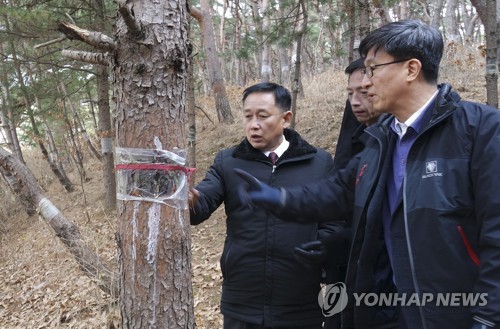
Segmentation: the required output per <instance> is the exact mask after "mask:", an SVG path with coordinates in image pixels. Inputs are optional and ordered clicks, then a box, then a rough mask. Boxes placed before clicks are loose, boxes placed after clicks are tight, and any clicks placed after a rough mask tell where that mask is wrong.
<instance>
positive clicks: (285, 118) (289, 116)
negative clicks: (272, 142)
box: [283, 111, 293, 128]
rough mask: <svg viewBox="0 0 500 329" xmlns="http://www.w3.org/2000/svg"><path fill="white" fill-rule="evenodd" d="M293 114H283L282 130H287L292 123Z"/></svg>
mask: <svg viewBox="0 0 500 329" xmlns="http://www.w3.org/2000/svg"><path fill="white" fill-rule="evenodd" d="M292 117H293V113H292V111H286V112H285V113H283V128H288V127H289V126H290V124H291V123H292Z"/></svg>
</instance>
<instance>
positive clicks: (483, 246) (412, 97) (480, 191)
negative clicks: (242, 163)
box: [240, 20, 500, 329]
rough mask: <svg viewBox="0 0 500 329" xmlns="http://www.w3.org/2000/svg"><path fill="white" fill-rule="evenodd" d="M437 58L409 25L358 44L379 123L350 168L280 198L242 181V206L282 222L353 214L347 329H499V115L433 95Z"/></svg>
mask: <svg viewBox="0 0 500 329" xmlns="http://www.w3.org/2000/svg"><path fill="white" fill-rule="evenodd" d="M443 48H444V46H443V40H442V36H441V34H440V32H439V31H438V30H437V29H436V28H435V27H432V26H430V25H427V24H424V23H422V22H420V21H415V20H408V21H400V22H394V23H390V24H387V25H385V26H382V27H381V28H379V29H377V30H375V31H373V32H372V33H371V34H370V35H368V36H367V37H366V38H365V39H364V40H363V41H362V42H361V44H360V54H361V56H362V57H364V58H365V62H364V64H365V67H366V68H365V71H364V73H365V77H364V79H363V86H364V87H365V88H366V89H367V95H368V97H369V99H370V100H371V102H372V105H373V109H374V111H377V112H381V113H384V114H383V115H382V117H381V118H380V120H379V122H378V123H377V124H376V125H372V126H370V127H369V128H367V129H366V132H367V136H368V138H367V141H366V146H365V148H364V150H363V151H362V152H361V153H360V154H358V156H356V157H355V158H354V159H353V160H352V161H351V162H350V163H349V164H348V166H347V169H346V170H344V171H340V172H339V173H338V174H336V175H335V176H333V177H331V178H328V179H326V180H323V181H321V182H319V183H316V184H310V185H307V186H303V187H300V188H291V189H286V190H283V189H282V190H278V189H273V188H270V187H268V186H267V185H265V184H262V183H261V182H259V181H257V180H255V179H254V178H253V177H251V176H249V175H247V174H246V173H244V172H240V177H242V178H243V180H244V181H245V184H243V185H242V186H244V187H245V188H242V191H241V198H242V199H243V200H245V201H246V202H247V203H250V204H254V205H255V206H260V207H264V208H266V209H273V210H272V211H274V212H275V213H278V214H279V215H280V216H282V217H283V218H290V219H292V218H293V220H301V221H303V222H307V221H312V220H314V221H322V220H332V218H334V219H339V220H340V219H342V218H347V217H348V216H349V215H351V214H352V216H353V242H352V245H351V250H350V259H349V265H348V269H347V275H346V282H345V286H346V288H347V291H348V293H349V300H348V304H347V307H346V309H345V310H344V312H343V314H342V321H343V323H342V326H343V328H356V329H361V328H399V329H406V328H408V329H409V328H411V329H438V328H454V329H470V328H474V329H484V328H494V327H498V326H499V325H500V194H499V193H498V187H499V186H500V175H498V173H497V169H496V168H497V167H498V163H500V112H499V111H498V110H497V109H495V108H492V107H489V106H486V105H483V104H478V103H473V102H467V101H463V100H461V99H460V96H459V95H458V94H457V93H456V92H454V91H453V90H452V88H451V86H450V85H448V84H440V85H438V83H437V81H438V72H439V63H440V61H441V57H442V54H443ZM363 294H370V295H371V296H372V297H373V298H372V299H369V300H368V299H363V298H361V297H360V296H363ZM382 296H384V297H387V298H386V299H385V300H382V299H381V297H382ZM355 297H356V298H355ZM391 297H392V299H390V298H391ZM375 298H378V302H376V303H374V300H375ZM388 298H389V299H388Z"/></svg>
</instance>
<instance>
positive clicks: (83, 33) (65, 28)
mask: <svg viewBox="0 0 500 329" xmlns="http://www.w3.org/2000/svg"><path fill="white" fill-rule="evenodd" d="M57 29H58V30H59V32H62V33H64V35H66V37H67V38H68V39H70V40H79V41H83V42H85V43H87V44H89V45H91V46H94V47H97V48H99V49H103V50H108V51H111V50H113V49H115V42H114V40H113V39H112V38H110V37H108V36H107V35H105V34H104V33H101V32H95V31H89V30H85V29H82V28H79V27H78V26H76V25H73V24H70V23H64V22H61V23H59V25H58V26H57Z"/></svg>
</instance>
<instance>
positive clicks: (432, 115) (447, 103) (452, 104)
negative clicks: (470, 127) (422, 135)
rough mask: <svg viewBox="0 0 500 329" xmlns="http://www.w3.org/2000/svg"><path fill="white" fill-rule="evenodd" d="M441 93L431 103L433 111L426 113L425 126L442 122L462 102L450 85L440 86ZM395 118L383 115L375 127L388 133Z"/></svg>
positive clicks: (443, 84)
mask: <svg viewBox="0 0 500 329" xmlns="http://www.w3.org/2000/svg"><path fill="white" fill-rule="evenodd" d="M438 89H439V92H438V94H437V96H436V99H435V100H434V101H433V102H432V103H431V104H432V105H431V106H432V107H433V108H432V109H431V110H426V111H425V113H424V116H425V117H424V118H423V120H424V126H429V125H433V124H435V123H437V122H440V121H441V120H443V119H444V118H446V117H447V116H448V115H450V114H451V113H452V112H453V111H454V110H455V109H456V108H457V107H458V102H459V101H460V95H459V94H458V93H456V92H455V91H454V90H452V87H451V85H450V84H447V83H442V84H440V85H438ZM393 119H394V116H393V115H392V114H388V113H385V114H382V115H381V116H380V118H379V120H378V121H377V124H375V125H373V126H378V127H382V128H383V130H385V131H388V129H389V126H390V124H391V123H392V121H393Z"/></svg>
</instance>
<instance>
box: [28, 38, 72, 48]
mask: <svg viewBox="0 0 500 329" xmlns="http://www.w3.org/2000/svg"><path fill="white" fill-rule="evenodd" d="M64 40H66V37H60V38H57V39H54V40H50V41H47V42H44V43H40V44H38V45H35V46H34V47H33V49H38V48H43V47H47V46H50V45H52V44H54V43H58V42H61V41H64Z"/></svg>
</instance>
